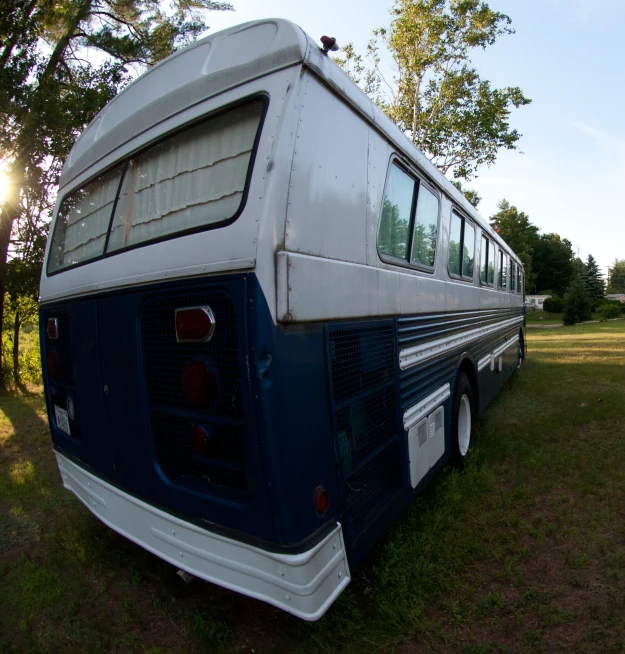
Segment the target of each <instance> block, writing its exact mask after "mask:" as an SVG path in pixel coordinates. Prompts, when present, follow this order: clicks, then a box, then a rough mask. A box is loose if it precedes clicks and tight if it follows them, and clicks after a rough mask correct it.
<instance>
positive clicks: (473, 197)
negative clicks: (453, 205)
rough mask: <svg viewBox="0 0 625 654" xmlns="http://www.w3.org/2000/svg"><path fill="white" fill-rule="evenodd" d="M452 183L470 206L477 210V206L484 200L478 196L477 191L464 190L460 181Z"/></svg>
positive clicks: (456, 180) (455, 180)
mask: <svg viewBox="0 0 625 654" xmlns="http://www.w3.org/2000/svg"><path fill="white" fill-rule="evenodd" d="M451 183H452V184H453V185H454V186H455V187H456V188H457V189H458V190H459V191H460V193H462V194H463V195H464V197H465V198H466V199H467V201H468V202H469V204H470V205H472V206H474V207H476V208H477V205H478V204H479V203H480V202H481V201H482V198H481V197H480V196H479V195H478V194H477V191H476V190H475V189H472V188H464V186H462V182H461V181H460V180H459V179H454V180H453V181H452V182H451Z"/></svg>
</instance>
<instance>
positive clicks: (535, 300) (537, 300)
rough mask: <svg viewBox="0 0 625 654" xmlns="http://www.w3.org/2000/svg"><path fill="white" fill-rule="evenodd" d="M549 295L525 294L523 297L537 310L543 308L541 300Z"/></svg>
mask: <svg viewBox="0 0 625 654" xmlns="http://www.w3.org/2000/svg"><path fill="white" fill-rule="evenodd" d="M549 297H551V295H526V296H525V299H526V300H527V303H528V305H529V306H530V307H535V308H536V309H538V310H539V311H542V310H543V302H544V301H545V300H546V299H547V298H549Z"/></svg>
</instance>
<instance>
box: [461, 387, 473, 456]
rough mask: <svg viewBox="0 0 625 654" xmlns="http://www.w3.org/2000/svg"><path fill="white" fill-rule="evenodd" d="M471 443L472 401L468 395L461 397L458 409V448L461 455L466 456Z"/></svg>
mask: <svg viewBox="0 0 625 654" xmlns="http://www.w3.org/2000/svg"><path fill="white" fill-rule="evenodd" d="M470 444H471V402H470V401H469V398H468V396H467V395H463V396H462V397H461V398H460V409H459V411H458V449H459V450H460V456H463V457H464V456H466V455H467V452H468V451H469V445H470Z"/></svg>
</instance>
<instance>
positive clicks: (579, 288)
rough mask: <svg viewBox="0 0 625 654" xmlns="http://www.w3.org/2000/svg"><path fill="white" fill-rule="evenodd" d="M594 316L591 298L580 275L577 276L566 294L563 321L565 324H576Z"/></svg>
mask: <svg viewBox="0 0 625 654" xmlns="http://www.w3.org/2000/svg"><path fill="white" fill-rule="evenodd" d="M591 318H592V311H591V307H590V300H589V298H588V294H587V293H586V289H585V288H584V284H583V282H582V280H581V279H580V278H579V277H577V276H576V277H575V278H574V279H573V282H572V283H571V285H570V286H569V290H568V291H567V292H566V295H565V296H564V315H563V316H562V322H564V324H565V325H574V324H575V323H578V322H584V321H585V320H590V319H591Z"/></svg>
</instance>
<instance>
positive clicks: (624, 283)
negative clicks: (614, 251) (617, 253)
mask: <svg viewBox="0 0 625 654" xmlns="http://www.w3.org/2000/svg"><path fill="white" fill-rule="evenodd" d="M608 293H625V259H620V260H619V259H615V261H614V263H613V264H612V268H611V269H610V285H609V287H608Z"/></svg>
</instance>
